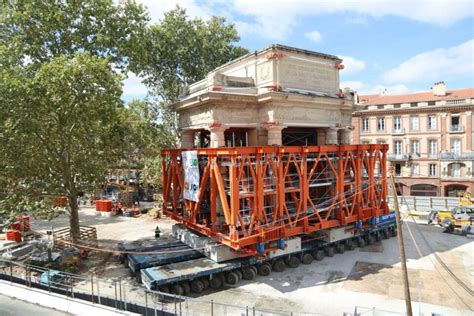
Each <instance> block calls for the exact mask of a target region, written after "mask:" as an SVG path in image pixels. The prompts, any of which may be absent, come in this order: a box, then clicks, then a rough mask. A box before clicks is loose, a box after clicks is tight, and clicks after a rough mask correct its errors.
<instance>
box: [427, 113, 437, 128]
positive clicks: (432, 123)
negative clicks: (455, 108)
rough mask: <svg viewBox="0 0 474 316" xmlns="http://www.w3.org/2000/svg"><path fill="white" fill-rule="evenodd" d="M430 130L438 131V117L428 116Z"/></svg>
mask: <svg viewBox="0 0 474 316" xmlns="http://www.w3.org/2000/svg"><path fill="white" fill-rule="evenodd" d="M428 129H429V130H435V129H436V115H430V116H428Z"/></svg>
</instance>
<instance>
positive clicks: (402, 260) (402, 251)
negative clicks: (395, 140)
mask: <svg viewBox="0 0 474 316" xmlns="http://www.w3.org/2000/svg"><path fill="white" fill-rule="evenodd" d="M390 179H391V181H390V183H391V184H392V190H393V206H394V208H395V220H396V222H397V238H398V248H399V249H400V263H401V264H402V274H403V289H404V292H405V305H406V310H407V316H413V311H412V310H411V297H410V285H409V283H408V270H407V261H406V257H405V245H404V243H403V235H402V223H401V219H400V209H399V207H398V196H397V188H396V185H395V176H394V175H393V168H391V169H390Z"/></svg>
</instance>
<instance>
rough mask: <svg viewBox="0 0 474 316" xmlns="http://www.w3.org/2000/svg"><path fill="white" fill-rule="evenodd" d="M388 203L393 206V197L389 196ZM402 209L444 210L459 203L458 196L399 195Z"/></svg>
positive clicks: (421, 210)
mask: <svg viewBox="0 0 474 316" xmlns="http://www.w3.org/2000/svg"><path fill="white" fill-rule="evenodd" d="M388 204H389V205H390V206H391V207H392V206H393V197H392V196H389V197H388ZM398 204H399V205H400V209H402V210H406V211H420V212H429V211H431V210H435V211H443V210H446V209H450V208H451V207H454V206H457V205H459V198H457V197H438V196H399V197H398Z"/></svg>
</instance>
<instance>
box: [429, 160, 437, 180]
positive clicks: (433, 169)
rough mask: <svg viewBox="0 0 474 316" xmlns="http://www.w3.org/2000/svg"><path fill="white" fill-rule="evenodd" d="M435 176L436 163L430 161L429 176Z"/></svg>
mask: <svg viewBox="0 0 474 316" xmlns="http://www.w3.org/2000/svg"><path fill="white" fill-rule="evenodd" d="M434 176H436V164H434V163H430V177H434Z"/></svg>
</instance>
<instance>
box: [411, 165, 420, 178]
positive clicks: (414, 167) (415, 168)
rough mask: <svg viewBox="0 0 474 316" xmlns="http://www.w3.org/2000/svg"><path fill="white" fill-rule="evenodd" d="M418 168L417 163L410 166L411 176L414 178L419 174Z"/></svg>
mask: <svg viewBox="0 0 474 316" xmlns="http://www.w3.org/2000/svg"><path fill="white" fill-rule="evenodd" d="M419 171H420V170H419V166H418V164H417V163H414V164H412V165H411V175H412V176H414V177H417V176H418V175H419V174H420V172H419Z"/></svg>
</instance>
